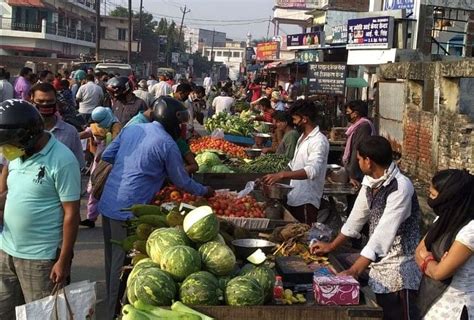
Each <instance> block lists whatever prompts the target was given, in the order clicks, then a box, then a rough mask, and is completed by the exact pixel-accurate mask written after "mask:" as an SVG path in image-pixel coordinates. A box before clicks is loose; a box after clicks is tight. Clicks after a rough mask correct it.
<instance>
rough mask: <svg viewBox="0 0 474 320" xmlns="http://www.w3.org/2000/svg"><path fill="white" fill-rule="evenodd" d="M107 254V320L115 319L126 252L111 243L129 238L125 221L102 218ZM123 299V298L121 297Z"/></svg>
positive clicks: (105, 252)
mask: <svg viewBox="0 0 474 320" xmlns="http://www.w3.org/2000/svg"><path fill="white" fill-rule="evenodd" d="M102 229H103V232H104V254H105V285H106V293H107V300H106V310H107V318H106V319H111V320H112V319H115V315H116V309H117V301H118V299H119V297H118V295H119V288H120V274H121V272H122V267H123V265H124V261H125V252H124V251H123V250H122V248H120V247H119V246H117V245H115V244H111V243H110V239H113V240H118V241H121V240H123V239H125V238H126V237H127V229H126V228H125V227H124V226H123V221H119V220H113V219H109V218H107V217H104V216H102ZM120 298H121V297H120Z"/></svg>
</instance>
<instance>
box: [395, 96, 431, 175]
mask: <svg viewBox="0 0 474 320" xmlns="http://www.w3.org/2000/svg"><path fill="white" fill-rule="evenodd" d="M420 109H421V108H420V107H418V106H416V105H414V104H408V105H407V107H406V112H405V120H404V128H403V136H404V137H403V151H402V161H401V167H402V169H403V170H405V171H406V172H408V173H409V174H410V175H411V176H414V177H417V178H419V179H420V180H422V181H423V182H428V181H429V180H430V179H431V177H432V175H433V171H434V170H433V161H432V156H431V155H432V148H433V146H432V137H433V114H432V113H430V112H426V111H422V110H420Z"/></svg>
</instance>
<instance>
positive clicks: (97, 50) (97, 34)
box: [95, 0, 100, 61]
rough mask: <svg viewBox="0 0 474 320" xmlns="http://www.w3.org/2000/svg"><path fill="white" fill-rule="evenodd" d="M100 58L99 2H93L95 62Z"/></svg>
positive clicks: (98, 0)
mask: <svg viewBox="0 0 474 320" xmlns="http://www.w3.org/2000/svg"><path fill="white" fill-rule="evenodd" d="M99 56H100V0H95V60H96V61H99V58H100V57H99Z"/></svg>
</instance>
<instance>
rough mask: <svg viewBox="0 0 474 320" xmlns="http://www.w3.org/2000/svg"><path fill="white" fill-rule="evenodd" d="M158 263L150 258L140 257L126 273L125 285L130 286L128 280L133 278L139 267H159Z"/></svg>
mask: <svg viewBox="0 0 474 320" xmlns="http://www.w3.org/2000/svg"><path fill="white" fill-rule="evenodd" d="M159 267H160V265H158V264H156V263H154V262H153V260H151V259H150V258H146V259H142V260H140V261H138V263H137V264H136V265H135V266H134V267H133V269H132V271H131V272H130V274H129V275H128V279H127V287H129V286H130V284H129V283H130V282H131V281H132V280H133V279H134V278H135V276H136V274H137V273H138V272H139V271H140V270H141V269H146V268H159Z"/></svg>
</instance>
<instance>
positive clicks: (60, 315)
mask: <svg viewBox="0 0 474 320" xmlns="http://www.w3.org/2000/svg"><path fill="white" fill-rule="evenodd" d="M64 293H65V294H64ZM95 302H96V293H95V282H89V280H86V281H81V282H76V283H73V284H70V285H68V286H66V287H64V288H63V289H57V290H55V291H54V292H53V293H52V294H51V295H50V296H48V297H46V298H43V299H40V300H36V301H33V302H30V303H27V304H24V305H22V306H18V307H16V308H15V312H16V319H17V320H76V319H87V320H89V319H95Z"/></svg>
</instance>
